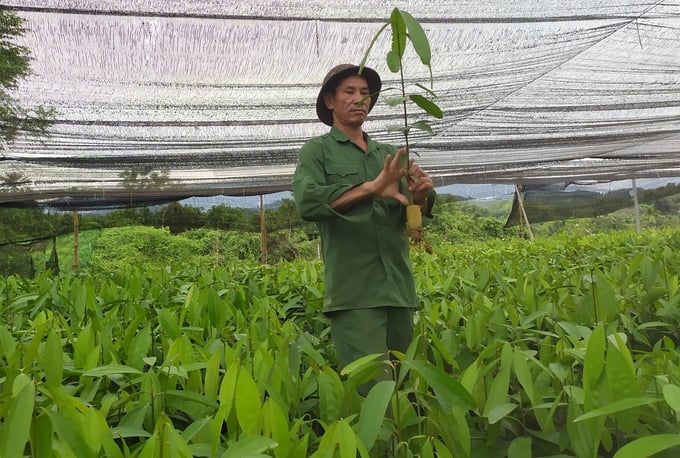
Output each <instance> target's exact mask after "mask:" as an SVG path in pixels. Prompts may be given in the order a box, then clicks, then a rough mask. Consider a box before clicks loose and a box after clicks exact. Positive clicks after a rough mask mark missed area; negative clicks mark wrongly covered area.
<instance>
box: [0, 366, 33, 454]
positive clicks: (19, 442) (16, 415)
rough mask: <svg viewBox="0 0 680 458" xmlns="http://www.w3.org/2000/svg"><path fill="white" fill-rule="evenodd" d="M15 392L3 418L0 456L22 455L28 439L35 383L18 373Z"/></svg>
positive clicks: (15, 380)
mask: <svg viewBox="0 0 680 458" xmlns="http://www.w3.org/2000/svg"><path fill="white" fill-rule="evenodd" d="M13 385H14V386H16V387H19V386H21V388H20V389H18V388H14V386H13V389H12V391H13V392H14V393H15V394H14V395H13V399H12V400H11V401H10V403H9V409H8V412H7V413H6V417H5V418H4V425H3V426H4V428H3V429H2V436H0V456H2V457H8V458H9V457H14V456H24V447H25V445H26V442H28V441H29V439H30V434H31V419H32V418H33V407H34V405H35V384H34V383H33V381H32V380H31V379H30V378H29V377H28V375H26V374H19V375H17V376H16V378H15V379H14V384H13Z"/></svg>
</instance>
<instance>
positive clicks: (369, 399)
mask: <svg viewBox="0 0 680 458" xmlns="http://www.w3.org/2000/svg"><path fill="white" fill-rule="evenodd" d="M395 386H396V383H395V382H394V381H392V380H383V381H382V382H378V383H376V384H375V385H374V386H373V387H372V388H371V390H370V391H369V392H368V395H366V399H365V400H364V403H363V404H362V405H361V414H360V415H359V424H358V425H357V435H358V436H359V439H361V441H362V442H363V443H364V445H365V446H366V448H367V449H369V450H370V449H371V447H373V444H374V443H375V440H376V438H377V437H378V432H379V431H380V426H381V425H382V423H383V421H384V419H385V411H386V410H387V406H388V405H389V403H390V399H391V398H392V394H394V388H395Z"/></svg>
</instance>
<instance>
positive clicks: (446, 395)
mask: <svg viewBox="0 0 680 458" xmlns="http://www.w3.org/2000/svg"><path fill="white" fill-rule="evenodd" d="M402 364H403V365H405V366H408V367H410V368H411V369H412V370H413V371H415V372H417V373H418V374H420V375H421V376H422V377H423V378H424V379H425V382H426V383H427V384H428V385H429V386H430V387H431V388H432V389H433V390H434V392H435V394H436V395H437V400H438V401H439V403H440V404H441V405H442V407H444V408H450V407H451V406H458V407H461V408H463V409H466V410H473V409H475V408H476V407H477V406H476V403H475V400H474V398H473V397H472V396H471V395H470V393H469V392H468V391H467V390H466V389H465V387H463V385H461V384H460V382H458V381H457V380H456V379H454V378H453V376H451V375H449V374H447V373H446V372H444V371H443V370H442V369H440V368H438V367H436V366H433V365H431V364H429V363H427V362H425V361H420V360H410V361H409V360H407V361H402Z"/></svg>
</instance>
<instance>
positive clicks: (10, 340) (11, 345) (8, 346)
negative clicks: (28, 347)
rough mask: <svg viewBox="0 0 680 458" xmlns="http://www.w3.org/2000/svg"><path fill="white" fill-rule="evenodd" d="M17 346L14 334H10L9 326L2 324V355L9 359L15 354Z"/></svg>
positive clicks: (0, 335)
mask: <svg viewBox="0 0 680 458" xmlns="http://www.w3.org/2000/svg"><path fill="white" fill-rule="evenodd" d="M16 346H17V343H16V340H14V337H13V336H12V333H11V332H9V330H8V329H7V326H6V325H5V324H4V323H0V352H1V353H0V354H3V355H5V357H9V356H10V355H11V354H12V353H14V349H15V348H16Z"/></svg>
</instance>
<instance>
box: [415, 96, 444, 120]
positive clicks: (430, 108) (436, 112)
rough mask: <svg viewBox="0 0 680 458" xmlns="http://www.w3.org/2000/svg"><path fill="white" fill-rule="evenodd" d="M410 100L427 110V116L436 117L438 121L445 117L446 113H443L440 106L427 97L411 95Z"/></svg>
mask: <svg viewBox="0 0 680 458" xmlns="http://www.w3.org/2000/svg"><path fill="white" fill-rule="evenodd" d="M409 98H410V99H411V100H412V101H413V103H415V104H416V105H418V106H419V107H420V108H422V109H423V110H425V112H426V113H427V114H429V115H431V116H434V117H435V118H437V119H442V118H443V117H444V113H443V112H442V109H441V108H439V105H437V104H436V103H434V102H433V101H432V100H430V99H428V98H427V97H424V96H422V95H420V94H411V95H409Z"/></svg>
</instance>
